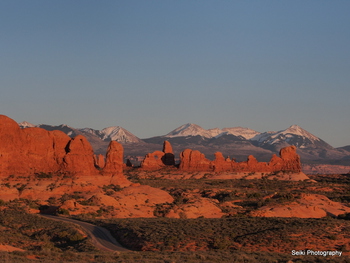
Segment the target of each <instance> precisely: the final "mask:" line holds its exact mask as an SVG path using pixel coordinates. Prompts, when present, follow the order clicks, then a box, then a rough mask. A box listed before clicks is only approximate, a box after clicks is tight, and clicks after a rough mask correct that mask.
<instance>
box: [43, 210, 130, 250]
mask: <svg viewBox="0 0 350 263" xmlns="http://www.w3.org/2000/svg"><path fill="white" fill-rule="evenodd" d="M41 216H43V217H46V218H50V219H53V220H59V221H65V222H70V223H73V224H76V225H79V226H81V227H82V228H83V230H84V231H85V232H86V233H87V235H88V236H89V237H90V238H91V239H92V243H93V244H94V245H95V246H96V247H98V248H99V249H101V250H104V251H130V250H128V249H127V248H125V247H123V246H122V245H120V244H119V243H118V241H117V240H115V238H114V237H113V236H112V235H111V233H110V232H109V231H108V230H107V229H105V228H103V227H100V226H95V225H93V224H89V223H86V222H82V221H79V220H74V219H70V218H64V217H59V216H53V215H43V214H41Z"/></svg>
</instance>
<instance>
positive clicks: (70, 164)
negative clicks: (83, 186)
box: [62, 135, 97, 175]
mask: <svg viewBox="0 0 350 263" xmlns="http://www.w3.org/2000/svg"><path fill="white" fill-rule="evenodd" d="M66 151H67V154H66V156H65V157H64V158H63V167H62V168H63V170H64V171H66V172H68V173H72V174H81V175H91V174H96V173H97V170H96V168H95V161H94V151H93V149H92V147H91V145H90V143H89V142H88V141H87V139H86V138H85V137H84V136H82V135H78V136H76V137H75V138H73V139H71V140H70V141H69V143H68V145H67V146H66Z"/></svg>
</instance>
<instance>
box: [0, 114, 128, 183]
mask: <svg viewBox="0 0 350 263" xmlns="http://www.w3.org/2000/svg"><path fill="white" fill-rule="evenodd" d="M0 142H1V143H0V177H6V176H9V175H33V174H36V173H57V174H69V175H78V176H86V177H88V176H104V177H105V178H111V179H113V178H114V181H116V180H118V179H119V180H121V181H122V182H123V183H127V180H126V178H125V177H124V175H123V147H122V146H121V145H120V144H119V143H118V142H116V141H112V142H111V143H110V145H109V148H108V151H107V155H106V162H104V159H103V158H102V157H103V156H102V157H101V156H98V157H96V156H94V153H93V149H92V147H91V145H90V143H89V142H88V141H87V139H86V138H85V137H84V136H81V135H78V136H76V137H75V138H70V137H69V136H68V135H66V134H65V133H63V132H61V131H47V130H44V129H42V128H26V129H21V128H20V127H19V125H18V124H17V123H16V122H15V121H14V120H12V119H10V118H9V117H7V116H4V115H0Z"/></svg>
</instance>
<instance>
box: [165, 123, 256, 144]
mask: <svg viewBox="0 0 350 263" xmlns="http://www.w3.org/2000/svg"><path fill="white" fill-rule="evenodd" d="M225 134H226V135H227V134H232V135H234V136H242V137H243V138H244V139H246V140H249V139H251V138H253V137H254V136H256V135H257V134H260V133H259V132H257V131H254V130H252V129H249V128H242V127H234V128H224V129H220V128H213V129H208V130H205V129H203V128H202V127H200V126H199V125H197V124H193V123H187V124H184V125H182V126H180V127H178V128H176V129H175V130H173V131H171V132H169V133H168V134H167V135H165V137H170V138H171V137H183V136H198V135H199V136H202V137H204V138H214V137H216V138H218V137H220V136H222V135H225Z"/></svg>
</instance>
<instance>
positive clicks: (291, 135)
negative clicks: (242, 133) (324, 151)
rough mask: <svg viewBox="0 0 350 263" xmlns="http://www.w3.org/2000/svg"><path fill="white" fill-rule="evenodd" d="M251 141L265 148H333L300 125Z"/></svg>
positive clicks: (271, 132)
mask: <svg viewBox="0 0 350 263" xmlns="http://www.w3.org/2000/svg"><path fill="white" fill-rule="evenodd" d="M251 141H253V142H255V144H257V145H258V146H260V147H264V148H271V147H272V148H281V147H284V146H286V145H295V146H296V147H298V148H299V149H305V148H310V147H312V148H317V147H321V148H329V149H330V148H332V146H330V145H329V144H327V143H326V142H324V141H322V140H321V139H320V138H318V137H317V136H315V135H313V134H311V133H310V132H308V131H306V130H304V129H302V128H301V127H300V126H298V125H292V126H290V127H289V128H287V129H285V130H281V131H277V132H273V131H269V132H263V133H260V134H257V135H256V136H254V137H252V138H251Z"/></svg>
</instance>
